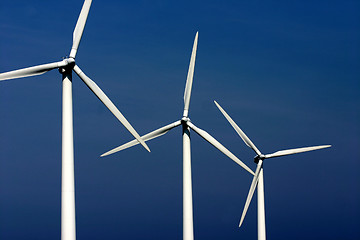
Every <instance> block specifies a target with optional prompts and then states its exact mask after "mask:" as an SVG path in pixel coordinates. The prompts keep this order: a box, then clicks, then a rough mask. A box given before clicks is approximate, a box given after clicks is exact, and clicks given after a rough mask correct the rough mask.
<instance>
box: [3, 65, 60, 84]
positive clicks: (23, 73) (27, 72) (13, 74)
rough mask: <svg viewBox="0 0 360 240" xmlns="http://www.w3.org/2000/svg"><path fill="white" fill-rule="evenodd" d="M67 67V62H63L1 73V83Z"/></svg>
mask: <svg viewBox="0 0 360 240" xmlns="http://www.w3.org/2000/svg"><path fill="white" fill-rule="evenodd" d="M65 65H66V63H65V61H61V62H55V63H48V64H42V65H38V66H34V67H28V68H23V69H19V70H14V71H10V72H5V73H0V81H2V80H9V79H14V78H23V77H30V76H36V75H40V74H44V73H46V72H48V71H50V70H53V69H55V68H58V67H62V66H65Z"/></svg>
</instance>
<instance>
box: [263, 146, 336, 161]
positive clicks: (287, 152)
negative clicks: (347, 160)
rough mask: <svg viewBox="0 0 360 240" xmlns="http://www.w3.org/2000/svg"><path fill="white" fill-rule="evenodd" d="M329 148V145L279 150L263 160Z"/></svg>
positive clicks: (267, 155)
mask: <svg viewBox="0 0 360 240" xmlns="http://www.w3.org/2000/svg"><path fill="white" fill-rule="evenodd" d="M329 147H331V145H322V146H314V147H304V148H295V149H288V150H281V151H277V152H274V153H271V154H266V155H265V158H273V157H280V156H285V155H290V154H295V153H302V152H309V151H314V150H318V149H323V148H329Z"/></svg>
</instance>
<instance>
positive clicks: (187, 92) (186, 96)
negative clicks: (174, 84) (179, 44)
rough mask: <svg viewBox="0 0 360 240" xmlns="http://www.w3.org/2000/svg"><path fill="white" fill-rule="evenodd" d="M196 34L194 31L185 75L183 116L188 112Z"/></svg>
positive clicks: (196, 40)
mask: <svg viewBox="0 0 360 240" xmlns="http://www.w3.org/2000/svg"><path fill="white" fill-rule="evenodd" d="M198 35H199V32H196V35H195V40H194V45H193V49H192V53H191V59H190V64H189V70H188V75H187V79H186V85H185V92H184V114H183V116H184V117H187V116H188V113H189V105H190V97H191V88H192V83H193V77H194V69H195V59H196V49H197V43H198Z"/></svg>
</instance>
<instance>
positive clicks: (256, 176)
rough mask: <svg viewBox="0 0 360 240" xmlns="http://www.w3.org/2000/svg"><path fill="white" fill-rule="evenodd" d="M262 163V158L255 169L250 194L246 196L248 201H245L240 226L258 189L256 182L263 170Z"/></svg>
mask: <svg viewBox="0 0 360 240" xmlns="http://www.w3.org/2000/svg"><path fill="white" fill-rule="evenodd" d="M262 164H263V161H262V160H259V162H258V165H257V167H256V171H255V176H254V178H253V180H252V182H251V185H250V190H249V193H248V196H247V198H246V202H245V206H244V210H243V213H242V215H241V220H240V223H239V227H240V226H241V224H242V223H243V221H244V218H245V215H246V212H247V210H248V208H249V205H250V202H251V199H252V196H253V195H254V191H255V189H256V184H257V182H258V180H259V173H260V170H261V167H262Z"/></svg>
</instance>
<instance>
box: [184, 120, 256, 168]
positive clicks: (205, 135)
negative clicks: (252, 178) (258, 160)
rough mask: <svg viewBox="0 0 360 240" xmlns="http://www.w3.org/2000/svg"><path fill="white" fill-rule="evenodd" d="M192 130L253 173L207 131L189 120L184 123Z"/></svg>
mask: <svg viewBox="0 0 360 240" xmlns="http://www.w3.org/2000/svg"><path fill="white" fill-rule="evenodd" d="M186 124H187V125H188V126H189V127H190V128H191V129H192V130H194V131H195V132H196V133H197V134H199V135H200V136H201V137H202V138H204V139H205V140H206V141H208V142H209V143H210V144H212V145H213V146H214V147H216V148H217V149H218V150H219V151H220V152H222V153H224V154H225V155H226V156H228V157H229V158H230V159H232V160H233V161H234V162H236V163H237V164H239V165H240V166H241V167H243V168H244V169H245V170H246V171H248V172H249V173H251V174H252V175H254V172H253V171H252V170H251V169H250V168H249V167H248V166H246V165H245V163H243V162H242V161H241V160H240V159H238V158H237V157H236V156H235V155H234V154H232V153H231V152H230V151H229V150H228V149H227V148H226V147H224V146H223V145H222V144H221V143H219V142H218V141H217V140H216V139H215V138H214V137H212V136H211V135H210V134H209V133H207V132H205V131H204V130H202V129H200V128H198V127H196V126H195V125H194V124H192V123H191V122H187V123H186Z"/></svg>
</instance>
